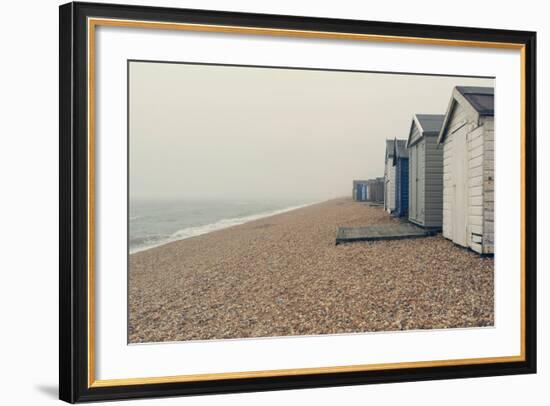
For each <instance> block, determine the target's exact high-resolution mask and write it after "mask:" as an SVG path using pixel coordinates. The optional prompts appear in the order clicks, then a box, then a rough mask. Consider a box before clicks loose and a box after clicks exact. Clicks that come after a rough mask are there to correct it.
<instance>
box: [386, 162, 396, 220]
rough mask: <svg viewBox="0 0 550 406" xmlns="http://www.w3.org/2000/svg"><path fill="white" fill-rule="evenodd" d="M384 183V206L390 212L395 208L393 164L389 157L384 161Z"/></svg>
mask: <svg viewBox="0 0 550 406" xmlns="http://www.w3.org/2000/svg"><path fill="white" fill-rule="evenodd" d="M384 184H385V185H384V196H385V199H384V208H385V209H386V211H387V212H388V213H391V212H392V211H394V210H395V166H393V164H392V160H391V159H388V161H387V162H386V174H385V178H384Z"/></svg>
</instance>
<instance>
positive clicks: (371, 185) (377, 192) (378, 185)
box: [367, 178, 384, 202]
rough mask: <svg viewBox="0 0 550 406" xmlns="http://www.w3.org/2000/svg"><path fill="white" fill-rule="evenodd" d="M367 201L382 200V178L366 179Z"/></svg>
mask: <svg viewBox="0 0 550 406" xmlns="http://www.w3.org/2000/svg"><path fill="white" fill-rule="evenodd" d="M367 201H369V202H383V201H384V178H375V179H369V180H368V181H367Z"/></svg>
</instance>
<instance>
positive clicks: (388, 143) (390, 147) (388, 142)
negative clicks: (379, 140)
mask: <svg viewBox="0 0 550 406" xmlns="http://www.w3.org/2000/svg"><path fill="white" fill-rule="evenodd" d="M393 144H394V140H386V162H387V161H388V159H390V158H393V153H394V145H393Z"/></svg>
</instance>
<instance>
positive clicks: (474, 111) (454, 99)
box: [438, 86, 494, 254]
mask: <svg viewBox="0 0 550 406" xmlns="http://www.w3.org/2000/svg"><path fill="white" fill-rule="evenodd" d="M438 143H439V144H441V145H443V236H444V237H446V238H448V239H450V240H452V241H453V242H455V243H456V244H458V245H461V246H463V247H469V248H471V249H472V250H474V251H476V252H478V253H480V254H492V253H494V88H492V87H463V86H457V87H455V88H454V90H453V93H452V96H451V100H450V102H449V107H448V109H447V113H446V115H445V119H444V121H443V125H442V127H441V131H440V133H439V137H438Z"/></svg>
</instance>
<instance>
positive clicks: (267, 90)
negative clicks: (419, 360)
mask: <svg viewBox="0 0 550 406" xmlns="http://www.w3.org/2000/svg"><path fill="white" fill-rule="evenodd" d="M455 85H477V86H493V85H494V80H492V79H476V78H456V77H436V76H417V75H394V74H380V73H353V72H327V71H308V70H293V69H269V68H248V67H228V66H205V65H200V66H198V65H185V64H165V63H149V62H147V63H144V62H131V63H130V102H129V103H130V104H129V106H130V196H131V198H138V199H172V198H222V197H225V198H260V199H263V198H266V199H270V198H277V197H278V198H298V199H324V198H331V197H336V196H343V195H350V194H351V185H352V180H353V179H367V178H372V177H376V176H382V175H383V171H384V147H385V143H384V140H385V139H386V138H394V137H397V138H406V137H407V136H408V131H409V127H410V121H411V118H412V115H413V113H441V114H442V113H444V112H445V109H446V108H447V104H448V101H449V97H450V95H451V90H452V88H453V86H455Z"/></svg>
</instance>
